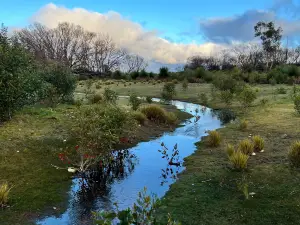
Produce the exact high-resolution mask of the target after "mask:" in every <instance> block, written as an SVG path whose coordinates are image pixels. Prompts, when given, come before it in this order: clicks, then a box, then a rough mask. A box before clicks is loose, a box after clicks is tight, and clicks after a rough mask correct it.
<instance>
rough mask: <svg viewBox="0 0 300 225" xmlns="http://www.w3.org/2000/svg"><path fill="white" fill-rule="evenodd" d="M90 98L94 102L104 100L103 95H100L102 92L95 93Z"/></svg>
mask: <svg viewBox="0 0 300 225" xmlns="http://www.w3.org/2000/svg"><path fill="white" fill-rule="evenodd" d="M89 100H90V102H91V103H92V104H96V103H99V102H101V101H102V95H100V94H94V95H92V96H91V97H90V99H89Z"/></svg>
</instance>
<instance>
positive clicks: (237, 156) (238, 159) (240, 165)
mask: <svg viewBox="0 0 300 225" xmlns="http://www.w3.org/2000/svg"><path fill="white" fill-rule="evenodd" d="M248 159H249V156H248V155H246V154H244V153H242V152H241V151H234V152H233V153H232V155H231V156H229V161H230V162H231V164H232V166H233V168H235V169H237V170H244V169H246V168H247V163H248Z"/></svg>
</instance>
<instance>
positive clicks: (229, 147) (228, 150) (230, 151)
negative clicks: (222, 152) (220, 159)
mask: <svg viewBox="0 0 300 225" xmlns="http://www.w3.org/2000/svg"><path fill="white" fill-rule="evenodd" d="M226 153H227V155H228V156H229V157H230V156H232V154H233V153H234V146H233V145H232V144H228V145H227V147H226Z"/></svg>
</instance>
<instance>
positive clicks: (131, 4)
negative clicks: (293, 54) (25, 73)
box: [0, 0, 273, 43]
mask: <svg viewBox="0 0 300 225" xmlns="http://www.w3.org/2000/svg"><path fill="white" fill-rule="evenodd" d="M50 2H52V3H54V4H56V5H59V6H65V7H67V8H74V7H80V8H85V9H87V10H91V11H97V12H100V13H105V12H107V11H116V12H118V13H120V14H121V15H123V16H124V17H126V18H129V19H130V20H132V21H134V22H138V23H140V24H141V25H142V26H143V27H145V29H148V30H153V29H154V30H157V31H158V32H159V35H160V36H161V37H164V38H166V39H168V40H170V41H173V42H181V43H188V42H190V41H192V40H193V41H196V42H197V43H202V42H204V38H203V36H202V35H201V33H200V34H199V27H198V22H199V21H201V20H203V19H207V18H215V17H231V16H234V15H237V14H241V13H243V12H245V11H247V10H249V9H261V10H262V9H268V8H270V7H271V6H272V4H273V0H263V1H262V0H227V1H225V0H206V1H204V0H198V1H197V0H185V1H183V0H173V1H170V0H169V1H166V0H151V1H150V0H146V1H145V0H144V1H143V0H98V1H95V0H83V1H82V0H58V1H55V0H53V1H47V0H28V1H24V0H10V1H3V2H2V3H1V8H0V21H1V22H4V23H5V25H7V26H24V25H26V24H27V21H28V18H30V17H31V16H32V15H33V14H34V13H35V12H37V11H38V10H39V9H40V8H41V7H43V6H44V5H46V4H48V3H50Z"/></svg>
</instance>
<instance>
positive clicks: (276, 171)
mask: <svg viewBox="0 0 300 225" xmlns="http://www.w3.org/2000/svg"><path fill="white" fill-rule="evenodd" d="M162 86H163V84H162V83H160V84H156V85H151V84H149V83H148V82H146V83H141V82H138V83H137V84H134V83H132V84H131V85H128V84H126V87H124V84H121V83H119V84H117V83H116V82H114V84H109V85H102V87H101V89H103V88H104V87H110V88H111V89H113V90H115V91H117V92H118V94H122V95H128V94H129V93H131V92H135V93H137V94H138V95H141V96H145V95H149V96H159V94H160V92H161V89H162ZM279 87H283V88H285V89H286V91H287V93H286V94H278V92H277V90H278V88H279ZM81 88H83V87H79V88H78V89H79V90H80V89H81ZM253 88H255V89H256V91H257V96H258V99H257V100H256V101H255V102H254V106H253V107H250V108H249V109H247V110H244V109H242V108H241V107H240V106H239V103H238V102H236V101H235V102H233V105H232V110H233V111H235V112H236V113H237V114H238V118H239V119H242V118H244V119H247V120H248V121H249V127H248V128H247V130H246V131H240V130H239V129H238V121H237V122H235V123H232V124H228V125H226V127H225V128H222V129H220V133H221V136H222V144H221V146H220V147H217V148H210V147H207V145H206V144H205V139H204V140H203V141H201V142H199V143H197V146H198V151H196V152H195V154H193V155H192V156H190V157H188V158H187V159H186V162H185V166H186V170H185V171H184V172H183V173H182V174H181V175H180V178H179V180H178V181H177V182H176V183H175V184H173V185H172V186H171V189H170V191H169V192H168V193H167V194H166V196H165V198H164V199H163V205H162V207H161V209H160V213H161V215H167V213H171V214H172V216H173V217H174V219H177V220H179V221H181V222H182V224H184V225H190V224H191V225H192V224H195V225H199V224H222V225H223V224H225V225H226V224H249V225H250V224H251V225H252V224H262V225H263V224H270V225H271V224H278V225H279V224H299V221H300V185H299V181H300V173H299V170H296V169H292V168H291V167H290V166H289V163H288V160H287V152H288V149H289V146H290V145H291V143H292V142H294V141H295V140H300V138H299V135H300V126H299V124H300V117H299V116H298V115H296V113H295V110H294V105H293V103H292V100H291V97H290V93H291V89H292V87H291V86H285V85H276V86H271V85H257V86H254V87H253ZM101 89H96V90H97V91H101ZM177 91H178V93H177V96H176V98H178V99H182V100H189V101H193V102H198V103H201V99H200V98H199V96H198V94H200V93H206V94H207V95H208V96H209V98H211V88H210V85H208V84H190V86H189V88H188V90H187V91H186V92H184V91H182V89H181V84H178V85H177ZM261 99H267V101H268V103H267V104H266V105H261ZM208 105H209V106H211V107H214V108H224V107H226V106H225V105H224V104H222V103H221V102H219V101H209V103H208ZM253 135H260V136H262V137H263V138H264V140H265V148H264V150H265V151H264V152H263V153H258V154H257V155H255V156H251V157H250V159H249V164H248V169H247V171H245V172H237V171H234V170H232V169H231V165H230V163H229V160H228V156H227V155H226V153H225V147H226V145H227V144H228V143H231V144H234V145H236V144H237V143H238V142H239V141H240V140H242V139H245V138H249V136H253ZM246 187H247V191H245V190H246ZM244 191H245V192H248V193H252V194H253V195H252V196H253V197H251V196H250V197H249V199H248V200H247V199H246V197H245V194H244Z"/></svg>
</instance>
